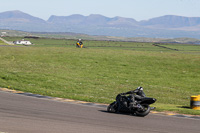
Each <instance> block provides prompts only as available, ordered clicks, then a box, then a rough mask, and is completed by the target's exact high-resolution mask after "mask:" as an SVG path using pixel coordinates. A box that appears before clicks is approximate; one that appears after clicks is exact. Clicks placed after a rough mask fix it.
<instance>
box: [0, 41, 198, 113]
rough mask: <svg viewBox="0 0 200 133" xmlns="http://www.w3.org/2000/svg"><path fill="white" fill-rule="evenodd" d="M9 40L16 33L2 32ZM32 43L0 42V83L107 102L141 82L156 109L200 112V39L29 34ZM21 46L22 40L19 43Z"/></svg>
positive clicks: (46, 93)
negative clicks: (196, 102)
mask: <svg viewBox="0 0 200 133" xmlns="http://www.w3.org/2000/svg"><path fill="white" fill-rule="evenodd" d="M6 39H7V40H8V41H13V40H16V39H19V38H6ZM29 40H30V39H29ZM31 41H32V42H33V43H34V44H35V45H33V46H23V47H0V60H1V62H0V66H1V67H0V73H1V74H0V86H1V87H6V88H10V89H15V90H21V91H24V92H31V93H36V94H42V95H48V96H53V97H62V98H71V99H77V100H84V101H90V102H99V103H110V102H112V101H114V100H115V96H116V95H117V94H118V93H121V92H126V91H129V90H132V89H135V88H137V87H138V86H142V87H143V88H144V91H145V93H146V95H147V96H149V97H154V98H156V99H157V102H156V103H155V104H154V106H156V107H157V109H156V110H157V111H173V112H178V113H185V114H195V115H200V111H197V110H191V109H189V108H188V107H189V106H190V96H191V95H198V94H200V84H199V83H200V69H199V66H200V45H187V44H184V45H182V44H162V45H164V46H165V47H169V48H172V49H178V50H179V51H176V50H170V49H166V48H162V47H157V46H154V45H153V43H136V42H113V41H87V40H85V41H84V45H85V46H86V47H87V48H83V49H79V48H76V47H75V45H73V44H75V43H76V40H62V39H45V38H41V39H31ZM20 46H21V45H20Z"/></svg>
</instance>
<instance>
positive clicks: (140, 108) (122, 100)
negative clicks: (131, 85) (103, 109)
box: [107, 87, 156, 117]
mask: <svg viewBox="0 0 200 133" xmlns="http://www.w3.org/2000/svg"><path fill="white" fill-rule="evenodd" d="M155 102H156V99H155V98H150V97H146V95H145V94H144V92H143V88H142V87H138V88H137V89H135V90H134V91H129V92H126V93H120V94H118V95H117V97H116V101H114V102H112V103H111V104H110V105H109V106H108V107H107V111H108V112H111V113H131V114H133V115H136V116H142V117H144V116H146V115H148V114H149V113H150V111H151V110H153V109H155V107H150V106H149V105H150V104H153V103H155Z"/></svg>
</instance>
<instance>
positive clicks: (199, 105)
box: [190, 95, 200, 110]
mask: <svg viewBox="0 0 200 133" xmlns="http://www.w3.org/2000/svg"><path fill="white" fill-rule="evenodd" d="M190 107H191V108H192V109H195V110H200V95H197V96H191V97H190Z"/></svg>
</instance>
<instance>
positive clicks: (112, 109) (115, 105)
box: [107, 102, 117, 113]
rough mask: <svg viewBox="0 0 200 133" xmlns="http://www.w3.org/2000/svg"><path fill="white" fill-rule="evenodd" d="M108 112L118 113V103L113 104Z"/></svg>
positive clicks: (108, 108)
mask: <svg viewBox="0 0 200 133" xmlns="http://www.w3.org/2000/svg"><path fill="white" fill-rule="evenodd" d="M107 111H108V112H110V113H115V112H117V102H113V103H111V104H110V105H109V106H108V107H107Z"/></svg>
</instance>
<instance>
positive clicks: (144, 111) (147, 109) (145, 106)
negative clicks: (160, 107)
mask: <svg viewBox="0 0 200 133" xmlns="http://www.w3.org/2000/svg"><path fill="white" fill-rule="evenodd" d="M141 106H142V109H138V110H136V111H135V114H136V115H137V116H142V117H144V116H146V115H148V114H149V113H150V111H151V108H150V106H149V105H148V104H143V105H141Z"/></svg>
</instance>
